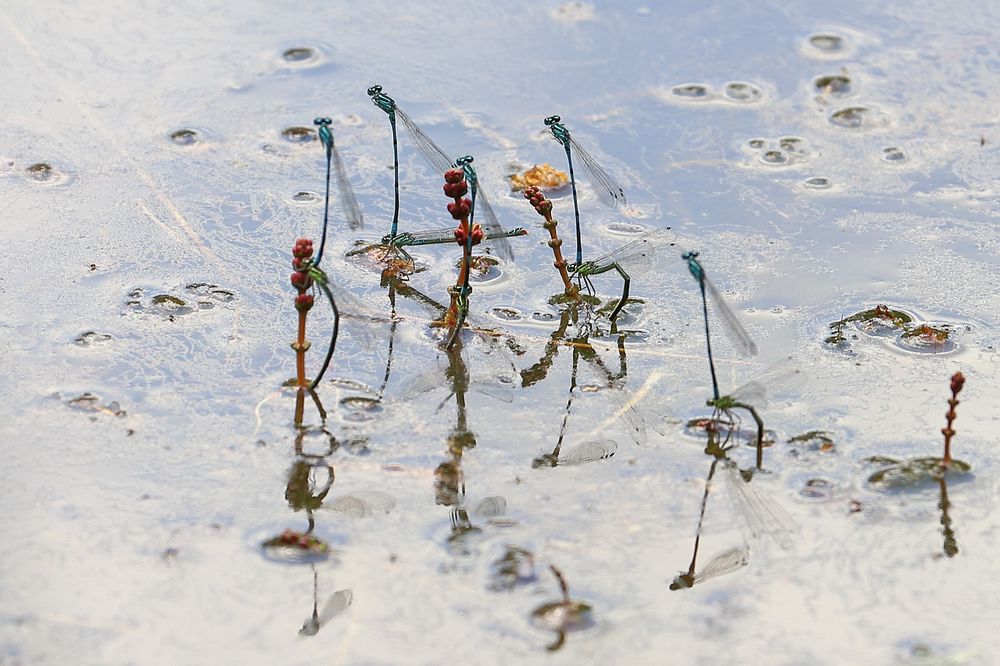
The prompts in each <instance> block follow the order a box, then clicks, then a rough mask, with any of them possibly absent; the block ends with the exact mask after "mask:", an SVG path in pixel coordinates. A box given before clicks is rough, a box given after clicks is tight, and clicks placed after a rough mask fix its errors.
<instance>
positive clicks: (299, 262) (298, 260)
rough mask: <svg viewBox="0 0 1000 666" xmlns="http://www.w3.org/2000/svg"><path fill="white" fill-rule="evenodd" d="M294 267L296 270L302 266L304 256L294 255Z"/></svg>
mask: <svg viewBox="0 0 1000 666" xmlns="http://www.w3.org/2000/svg"><path fill="white" fill-rule="evenodd" d="M292 268H294V269H295V270H300V269H301V268H302V257H292Z"/></svg>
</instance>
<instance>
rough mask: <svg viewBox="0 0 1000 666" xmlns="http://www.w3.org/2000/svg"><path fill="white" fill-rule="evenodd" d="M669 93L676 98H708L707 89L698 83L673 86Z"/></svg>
mask: <svg viewBox="0 0 1000 666" xmlns="http://www.w3.org/2000/svg"><path fill="white" fill-rule="evenodd" d="M671 92H672V93H673V94H675V95H677V96H678V97H685V98H688V99H704V98H705V97H707V96H708V88H707V87H706V86H703V85H701V84H700V83H686V84H684V85H681V86H674V87H673V89H672V90H671Z"/></svg>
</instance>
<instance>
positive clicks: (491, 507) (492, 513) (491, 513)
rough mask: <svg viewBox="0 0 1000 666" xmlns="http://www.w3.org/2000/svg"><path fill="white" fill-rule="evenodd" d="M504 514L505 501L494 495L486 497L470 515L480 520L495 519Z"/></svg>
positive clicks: (505, 510)
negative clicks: (480, 518) (478, 517)
mask: <svg viewBox="0 0 1000 666" xmlns="http://www.w3.org/2000/svg"><path fill="white" fill-rule="evenodd" d="M506 512H507V500H506V499H504V498H503V497H500V496H499V495H494V496H493V497H487V498H486V499H484V500H483V501H481V502H480V503H479V504H477V505H476V508H475V509H474V510H473V512H472V513H474V514H475V515H477V516H480V517H482V518H496V517H497V516H502V515H503V514H505V513H506Z"/></svg>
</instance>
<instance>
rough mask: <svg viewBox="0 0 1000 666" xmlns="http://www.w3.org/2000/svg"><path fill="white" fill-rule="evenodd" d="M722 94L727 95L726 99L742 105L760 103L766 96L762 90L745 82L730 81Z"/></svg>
mask: <svg viewBox="0 0 1000 666" xmlns="http://www.w3.org/2000/svg"><path fill="white" fill-rule="evenodd" d="M722 94H723V95H725V97H726V99H728V100H730V101H733V102H740V103H741V104H752V103H753V102H757V101H760V99H761V98H762V97H763V96H764V93H763V92H762V91H761V89H760V88H758V87H757V86H755V85H754V84H752V83H746V82H744V81H730V82H729V83H727V84H726V87H725V88H723V91H722Z"/></svg>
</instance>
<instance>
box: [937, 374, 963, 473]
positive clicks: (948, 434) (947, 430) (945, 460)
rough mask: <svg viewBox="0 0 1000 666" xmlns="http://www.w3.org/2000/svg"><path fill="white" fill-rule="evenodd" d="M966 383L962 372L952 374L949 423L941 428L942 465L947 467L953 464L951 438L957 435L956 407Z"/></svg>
mask: <svg viewBox="0 0 1000 666" xmlns="http://www.w3.org/2000/svg"><path fill="white" fill-rule="evenodd" d="M964 385H965V377H964V376H963V375H962V373H961V372H956V373H955V374H954V375H952V376H951V398H950V399H949V400H948V413H947V414H945V416H946V417H947V418H948V425H946V426H945V427H944V428H942V429H941V433H942V434H943V435H944V455H943V456H942V457H941V465H942V466H943V467H945V468H947V467H948V465H950V464H951V438H952V437H953V436H954V435H955V429H954V428H952V424H953V423H955V419H956V418H957V417H958V414H956V413H955V408H956V407H958V394H959V392H960V391H961V390H962V387H963V386H964Z"/></svg>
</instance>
